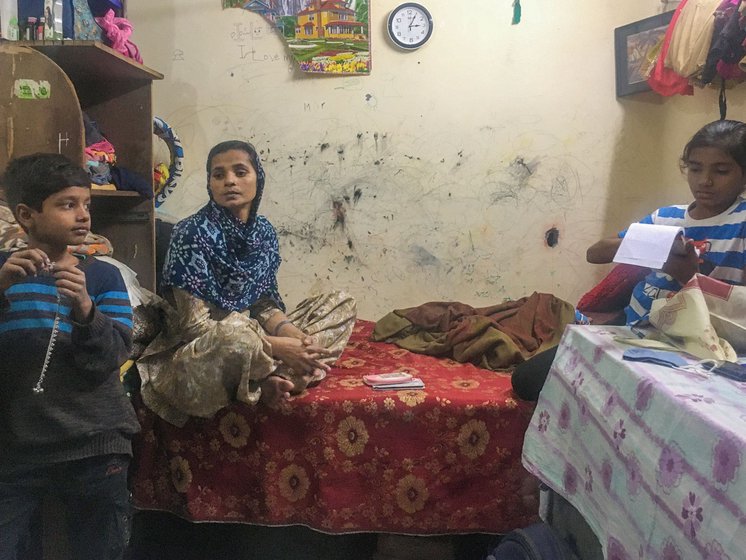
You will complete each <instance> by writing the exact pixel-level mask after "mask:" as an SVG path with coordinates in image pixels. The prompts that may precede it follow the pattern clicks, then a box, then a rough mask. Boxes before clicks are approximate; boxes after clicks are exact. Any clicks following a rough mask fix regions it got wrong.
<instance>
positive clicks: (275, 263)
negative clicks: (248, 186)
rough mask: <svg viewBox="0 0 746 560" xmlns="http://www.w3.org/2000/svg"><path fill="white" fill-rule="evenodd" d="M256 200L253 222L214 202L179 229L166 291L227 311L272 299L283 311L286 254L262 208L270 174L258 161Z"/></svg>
mask: <svg viewBox="0 0 746 560" xmlns="http://www.w3.org/2000/svg"><path fill="white" fill-rule="evenodd" d="M255 167H256V174H257V184H256V197H255V198H254V202H253V204H252V207H251V213H250V215H249V220H248V221H247V222H246V223H243V222H241V220H239V219H237V218H236V217H235V216H233V214H231V213H230V212H229V211H228V210H227V209H225V208H223V207H221V206H218V205H217V204H216V203H215V202H214V201H213V200H212V195H211V197H210V198H211V200H210V201H209V202H208V203H207V204H206V205H205V206H204V207H202V208H201V209H200V210H199V211H198V212H197V213H196V214H193V215H192V216H190V217H188V218H186V219H184V220H182V221H181V222H179V223H178V224H176V226H175V227H174V231H173V233H172V235H171V242H170V244H169V248H168V252H167V254H166V262H165V264H164V267H163V287H166V286H172V287H175V288H181V289H182V290H186V291H187V292H189V293H190V294H192V295H193V296H195V297H198V298H200V299H201V300H203V301H207V302H210V303H212V304H214V305H216V306H218V307H219V308H221V309H225V310H229V311H245V310H246V309H248V308H249V307H250V306H251V305H252V304H254V303H256V302H257V301H258V300H259V299H262V298H264V297H268V298H270V299H272V300H273V301H274V302H275V303H276V304H277V306H278V307H280V308H281V309H282V310H283V311H284V310H285V304H284V303H283V301H282V298H281V297H280V294H279V292H278V288H277V277H276V274H277V269H278V268H279V267H280V262H281V258H280V251H279V244H278V242H277V234H276V233H275V229H274V227H272V224H271V223H270V222H269V220H267V218H265V217H264V216H260V215H257V213H256V212H257V208H258V206H259V201H260V200H261V196H262V192H263V190H264V170H263V169H262V167H261V164H259V162H258V161H257V162H256V166H255Z"/></svg>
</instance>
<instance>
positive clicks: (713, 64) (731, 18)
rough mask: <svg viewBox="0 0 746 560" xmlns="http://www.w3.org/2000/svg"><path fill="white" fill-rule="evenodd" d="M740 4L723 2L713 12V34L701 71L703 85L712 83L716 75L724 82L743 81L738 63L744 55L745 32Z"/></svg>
mask: <svg viewBox="0 0 746 560" xmlns="http://www.w3.org/2000/svg"><path fill="white" fill-rule="evenodd" d="M740 3H741V2H740V0H724V1H723V2H722V3H721V5H720V7H719V8H718V10H717V11H716V12H715V34H714V35H713V38H712V47H711V48H710V52H709V53H708V54H707V63H706V64H705V67H704V69H703V70H702V75H701V82H702V83H703V84H709V83H710V82H712V81H713V80H714V79H715V76H716V75H719V76H721V77H722V78H725V79H726V80H739V81H740V80H742V79H743V72H742V71H741V69H740V68H739V67H738V62H739V61H740V60H741V59H742V58H743V56H744V55H746V53H745V52H744V48H743V45H742V43H743V41H744V39H746V31H744V30H743V27H742V25H741V13H740V12H739V9H738V8H739V5H740Z"/></svg>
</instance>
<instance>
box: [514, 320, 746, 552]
mask: <svg viewBox="0 0 746 560" xmlns="http://www.w3.org/2000/svg"><path fill="white" fill-rule="evenodd" d="M615 336H621V337H626V338H629V337H631V336H633V335H631V333H630V331H629V329H628V328H626V327H602V326H591V327H589V326H579V325H576V326H569V327H567V329H566V331H565V333H564V336H563V338H562V342H561V344H560V348H559V349H558V352H557V356H556V358H555V360H554V363H553V364H552V369H551V371H550V374H549V377H548V378H547V382H546V385H545V386H544V389H543V390H542V393H541V395H540V398H539V401H538V403H537V406H536V409H535V411H534V416H533V418H532V420H531V423H530V426H529V428H528V431H527V433H526V437H525V441H524V447H523V464H524V466H526V468H527V469H528V470H529V471H530V472H532V473H534V474H535V475H536V476H537V477H538V478H540V479H541V480H542V481H544V482H545V483H546V484H547V485H548V486H550V487H551V488H552V489H554V490H555V491H556V492H558V493H559V494H560V495H562V496H563V497H564V498H565V499H567V500H568V501H569V502H570V503H571V504H572V505H573V506H574V507H575V508H577V509H578V510H579V511H580V513H582V514H583V516H584V518H585V519H586V520H587V522H588V524H589V525H590V526H591V528H592V529H593V530H594V532H595V533H596V535H597V537H598V538H599V541H600V543H601V546H602V548H603V550H604V554H605V557H606V558H609V559H613V560H627V559H629V560H632V559H645V558H655V559H665V560H676V559H678V560H690V559H693V558H706V559H708V560H716V559H717V560H725V559H730V560H737V559H740V558H744V557H745V556H744V555H746V552H744V551H746V464H744V463H745V460H746V457H745V455H746V384H740V383H737V382H735V381H730V380H728V379H725V378H723V377H719V376H712V377H704V376H701V375H698V374H695V373H688V372H683V371H680V370H674V369H671V368H667V367H664V366H658V365H654V364H647V363H639V362H629V361H624V360H622V352H623V350H624V349H625V348H626V347H627V346H625V345H623V344H621V343H620V342H617V341H615V340H614V338H615Z"/></svg>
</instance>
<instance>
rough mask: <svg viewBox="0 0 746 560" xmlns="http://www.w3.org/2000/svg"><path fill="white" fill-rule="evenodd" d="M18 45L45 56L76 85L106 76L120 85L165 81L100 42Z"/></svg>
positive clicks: (161, 75)
mask: <svg viewBox="0 0 746 560" xmlns="http://www.w3.org/2000/svg"><path fill="white" fill-rule="evenodd" d="M14 44H17V45H19V46H23V47H31V48H32V49H35V50H37V51H39V52H41V53H43V54H45V55H46V56H48V57H49V58H51V59H52V60H54V61H55V63H56V64H57V65H58V66H59V67H60V68H62V70H63V71H64V72H65V74H67V75H68V76H69V77H70V79H71V80H72V82H73V83H84V82H88V81H92V80H95V79H100V78H101V77H102V76H106V78H107V80H114V81H118V82H131V81H137V82H141V81H147V82H150V81H152V80H162V79H163V74H161V73H160V72H156V71H155V70H153V69H151V68H148V67H147V66H144V65H142V64H140V63H139V62H137V61H135V60H133V59H131V58H129V57H127V56H124V55H123V54H120V53H119V52H117V51H115V50H114V49H112V48H110V47H107V46H106V45H104V44H103V43H100V42H98V41H75V40H66V41H17V42H15V43H14Z"/></svg>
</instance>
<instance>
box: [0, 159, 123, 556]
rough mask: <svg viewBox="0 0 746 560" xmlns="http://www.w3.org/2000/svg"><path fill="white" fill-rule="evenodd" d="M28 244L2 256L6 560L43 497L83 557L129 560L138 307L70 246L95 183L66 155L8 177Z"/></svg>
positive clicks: (84, 225) (1, 458)
mask: <svg viewBox="0 0 746 560" xmlns="http://www.w3.org/2000/svg"><path fill="white" fill-rule="evenodd" d="M3 184H4V187H5V192H6V196H7V200H8V203H9V205H10V208H11V209H12V210H13V213H14V215H15V217H16V219H17V220H18V223H19V224H21V226H22V227H23V228H24V230H25V231H26V232H27V234H28V239H29V246H28V248H27V249H25V250H19V251H16V252H14V253H10V254H4V253H0V386H1V387H2V390H1V391H0V559H3V560H5V559H15V558H16V555H17V554H18V550H17V549H18V547H19V544H18V543H19V541H20V539H21V537H23V535H24V534H25V533H26V532H27V530H28V526H29V523H30V520H31V518H32V516H33V514H34V512H35V511H36V510H37V509H38V506H39V504H40V501H41V499H42V498H43V497H44V496H45V495H47V494H55V495H56V496H58V497H59V498H60V499H61V501H62V502H63V503H64V504H65V505H66V508H67V510H68V519H67V522H68V525H67V526H68V528H69V537H70V539H69V540H70V541H71V545H72V548H73V556H74V557H75V558H76V559H94V558H95V559H96V560H103V559H119V558H122V557H123V553H124V548H125V544H126V542H125V541H126V535H127V525H126V524H127V521H128V517H129V515H128V511H129V500H128V491H127V466H128V463H129V458H130V456H131V454H132V447H131V438H132V436H133V434H135V433H136V432H137V430H138V422H137V418H136V416H135V413H134V410H133V409H132V406H131V405H130V403H129V401H128V399H127V397H126V396H125V393H124V390H123V388H122V386H121V383H120V381H119V375H118V373H119V365H120V364H121V363H122V362H123V361H124V360H125V359H126V358H127V355H128V352H129V349H130V345H131V329H132V309H131V307H130V303H129V299H128V296H127V291H126V288H125V285H124V281H123V280H122V277H121V275H120V274H119V271H118V270H117V269H116V267H114V266H112V265H110V264H108V263H104V262H101V261H97V260H96V259H94V258H88V259H86V260H84V261H79V260H78V259H77V258H76V257H75V256H73V255H72V254H71V253H70V252H68V250H67V247H68V245H77V244H79V243H82V242H83V240H84V239H85V237H86V234H87V233H88V231H89V229H90V212H89V205H90V200H91V193H90V179H89V177H88V174H87V173H86V172H85V171H84V170H83V169H82V168H80V167H79V166H77V165H75V164H73V163H72V162H71V161H70V160H68V159H67V158H65V157H64V156H61V155H57V154H35V155H31V156H25V157H21V158H18V159H16V160H14V161H12V162H11V163H10V164H9V165H8V168H7V170H6V173H5V176H4V181H3Z"/></svg>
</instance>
